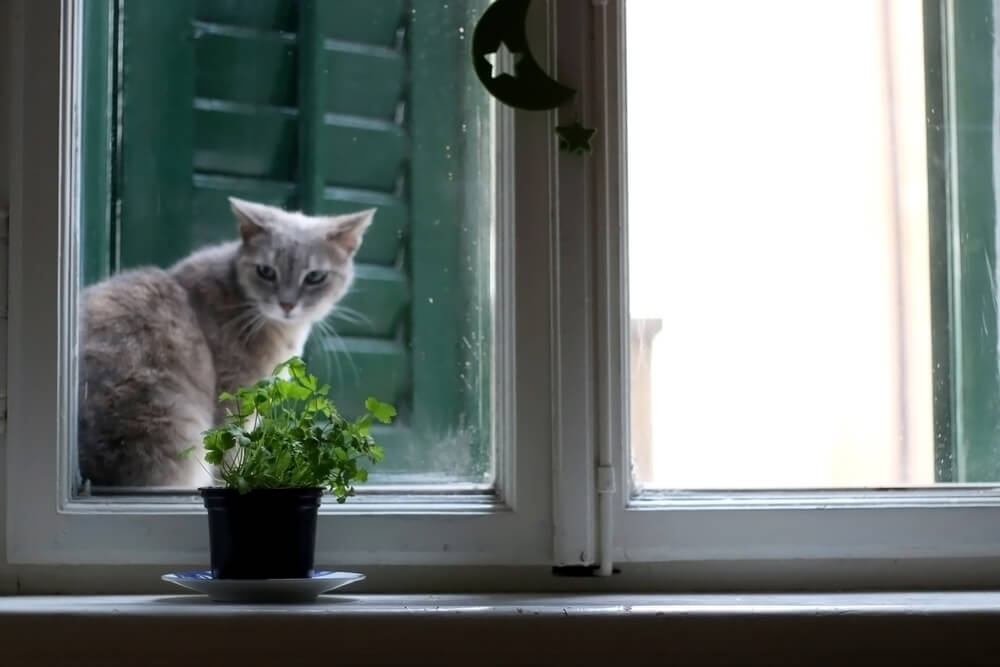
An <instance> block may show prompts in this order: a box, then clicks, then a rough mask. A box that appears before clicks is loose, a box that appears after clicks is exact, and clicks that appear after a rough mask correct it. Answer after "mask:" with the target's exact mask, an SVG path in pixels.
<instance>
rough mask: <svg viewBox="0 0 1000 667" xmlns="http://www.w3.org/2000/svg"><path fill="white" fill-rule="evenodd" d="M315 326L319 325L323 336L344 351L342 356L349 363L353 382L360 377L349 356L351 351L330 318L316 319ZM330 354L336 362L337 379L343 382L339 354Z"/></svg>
mask: <svg viewBox="0 0 1000 667" xmlns="http://www.w3.org/2000/svg"><path fill="white" fill-rule="evenodd" d="M316 326H318V327H319V329H320V331H321V332H322V333H323V334H324V335H325V336H327V337H328V338H329V339H330V340H332V341H333V343H334V345H339V346H340V349H342V350H343V351H344V357H346V359H347V363H349V364H350V365H351V372H352V373H353V374H354V382H355V383H356V382H357V381H358V380H359V379H360V378H361V374H360V373H358V367H357V365H355V363H354V359H353V358H351V351H350V350H349V349H348V348H347V343H345V342H344V339H343V338H341V337H340V334H339V333H337V329H336V328H335V327H334V326H333V323H332V322H331V321H330V320H326V319H324V320H320V321H318V322H317V323H316ZM332 356H333V359H334V361H335V362H336V364H337V381H338V382H340V383H341V384H343V382H344V378H343V373H342V372H341V368H340V355H338V354H336V352H334V354H333V355H332Z"/></svg>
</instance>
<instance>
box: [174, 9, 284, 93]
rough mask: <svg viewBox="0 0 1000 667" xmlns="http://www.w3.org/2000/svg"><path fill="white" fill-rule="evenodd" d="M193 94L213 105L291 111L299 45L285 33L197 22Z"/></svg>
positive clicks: (195, 27)
mask: <svg viewBox="0 0 1000 667" xmlns="http://www.w3.org/2000/svg"><path fill="white" fill-rule="evenodd" d="M194 31H195V32H194V34H195V58H196V68H195V94H196V95H197V96H198V97H201V98H206V99H214V100H229V101H232V102H245V103H248V104H265V105H271V106H283V107H295V105H296V101H297V96H298V90H297V86H296V71H297V67H298V64H297V59H298V54H297V49H298V47H297V43H296V41H297V40H296V38H295V36H294V35H291V34H288V33H263V34H262V33H260V32H259V31H253V30H246V29H240V28H233V27H231V26H219V25H215V24H210V23H195V26H194Z"/></svg>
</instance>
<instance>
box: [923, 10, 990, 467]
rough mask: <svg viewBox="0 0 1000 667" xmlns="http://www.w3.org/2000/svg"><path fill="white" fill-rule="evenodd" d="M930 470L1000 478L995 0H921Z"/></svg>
mask: <svg viewBox="0 0 1000 667" xmlns="http://www.w3.org/2000/svg"><path fill="white" fill-rule="evenodd" d="M924 25H925V62H926V73H927V77H926V99H927V118H928V124H927V139H928V141H927V146H928V184H929V188H928V191H929V206H930V208H929V211H930V221H931V237H930V248H931V285H932V288H931V289H932V294H931V308H932V317H933V333H932V336H933V369H934V370H933V372H934V411H935V414H934V428H935V443H936V460H935V474H936V478H937V480H938V481H940V482H995V481H998V480H1000V366H998V359H997V356H998V348H997V343H998V336H997V325H998V319H997V302H996V275H997V273H996V259H997V257H996V245H997V226H996V213H997V210H996V199H995V192H994V184H995V180H994V165H993V143H994V139H993V135H994V133H995V132H996V123H995V113H994V108H993V95H994V86H993V77H994V73H993V51H994V36H993V29H994V28H993V26H994V16H993V2H992V0H961V2H951V1H949V0H925V2H924Z"/></svg>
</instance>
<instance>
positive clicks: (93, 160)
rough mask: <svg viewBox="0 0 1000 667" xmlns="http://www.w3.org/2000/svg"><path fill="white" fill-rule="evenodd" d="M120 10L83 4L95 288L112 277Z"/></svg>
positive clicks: (85, 155) (86, 179)
mask: <svg viewBox="0 0 1000 667" xmlns="http://www.w3.org/2000/svg"><path fill="white" fill-rule="evenodd" d="M114 9H115V6H114V4H113V3H112V2H110V0H92V1H91V2H87V3H85V4H84V6H83V34H84V35H85V36H86V45H85V47H84V53H83V56H84V57H83V99H82V107H83V108H82V122H83V137H82V139H83V146H82V153H81V156H82V162H83V170H82V171H83V174H82V181H83V182H82V201H81V207H80V210H81V214H82V221H81V222H82V232H81V233H82V243H83V248H84V252H83V257H82V258H81V266H82V267H83V276H82V281H83V284H84V285H90V284H91V283H95V282H97V281H99V280H102V279H104V278H106V277H107V276H108V275H110V273H111V269H112V265H111V258H112V256H113V253H112V250H113V246H112V242H113V236H112V225H111V177H112V164H111V158H112V155H113V151H112V148H113V146H112V140H111V137H112V118H113V113H112V112H113V110H114V105H113V104H112V100H111V95H112V92H111V91H112V82H113V80H114V77H113V74H112V72H113V66H114V62H115V58H114V54H115V51H114V48H113V37H114V24H115V11H114Z"/></svg>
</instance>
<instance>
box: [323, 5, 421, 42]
mask: <svg viewBox="0 0 1000 667" xmlns="http://www.w3.org/2000/svg"><path fill="white" fill-rule="evenodd" d="M331 4H333V5H335V6H336V15H335V20H334V21H332V22H331V23H329V24H327V25H326V29H325V30H324V36H325V37H327V38H328V39H336V40H341V41H348V42H357V43H359V44H374V45H378V46H395V45H396V44H397V42H399V41H400V37H401V34H402V33H401V28H402V27H403V25H404V23H405V22H406V21H407V20H409V17H408V16H407V15H406V12H405V10H406V4H407V3H406V0H346V1H345V0H338V1H337V2H333V3H331ZM411 15H412V14H411Z"/></svg>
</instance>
